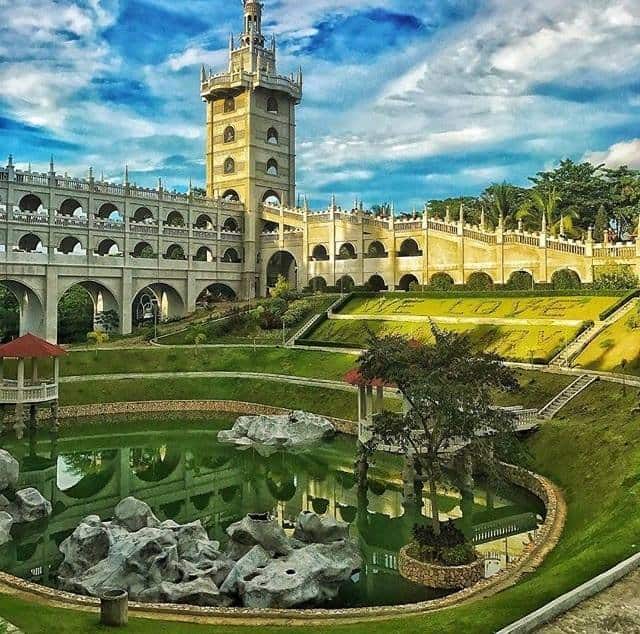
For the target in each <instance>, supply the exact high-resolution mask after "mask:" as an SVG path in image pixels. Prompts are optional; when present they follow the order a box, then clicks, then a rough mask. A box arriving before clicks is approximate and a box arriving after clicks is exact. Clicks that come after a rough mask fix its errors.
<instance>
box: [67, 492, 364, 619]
mask: <svg viewBox="0 0 640 634" xmlns="http://www.w3.org/2000/svg"><path fill="white" fill-rule="evenodd" d="M348 533H349V527H348V525H347V524H345V523H343V522H338V521H336V520H333V519H326V518H320V517H319V516H317V515H316V514H315V513H311V512H308V511H305V512H303V513H301V514H300V516H299V517H298V519H297V522H296V528H295V532H294V535H293V537H292V538H289V537H288V536H287V535H286V533H285V532H284V530H283V529H282V527H281V526H279V525H278V523H277V522H276V521H275V520H274V519H273V518H272V517H271V516H269V515H268V514H250V515H247V516H246V517H244V518H243V519H242V520H241V521H239V522H236V523H235V524H232V525H231V526H229V528H228V529H227V534H228V535H229V542H228V544H227V547H226V549H225V550H224V551H222V550H221V549H220V544H219V543H218V542H216V541H211V540H210V539H209V537H208V535H207V532H206V530H205V529H204V527H203V526H202V524H201V523H200V521H199V520H198V521H196V522H192V523H190V524H184V525H180V524H177V523H176V522H173V521H171V520H167V521H165V522H160V521H159V520H158V519H157V518H156V517H155V515H154V514H153V512H152V511H151V509H150V508H149V506H148V505H147V504H145V503H144V502H141V501H140V500H136V499H135V498H131V497H130V498H126V499H124V500H122V501H121V502H120V503H119V504H118V506H117V507H116V509H115V513H114V519H113V520H112V521H110V522H102V521H101V520H100V518H99V517H97V516H95V515H93V516H89V517H87V518H85V519H84V520H83V521H82V523H81V524H80V525H79V526H78V527H77V528H76V530H75V531H74V532H73V534H72V535H71V536H70V537H68V538H67V539H66V540H65V541H63V542H62V544H61V545H60V551H61V552H62V554H63V555H64V562H63V563H62V564H61V566H60V569H59V572H58V574H59V582H60V587H61V588H62V589H65V590H69V591H71V592H76V593H80V594H85V595H90V596H100V595H101V594H103V593H104V591H106V590H109V589H114V588H117V589H123V590H126V591H127V592H128V593H129V597H130V598H131V599H132V600H135V601H140V602H151V603H184V604H192V605H202V606H224V607H226V606H231V605H242V606H244V607H248V608H290V607H300V606H312V605H319V604H322V603H324V602H326V601H327V600H330V599H332V598H334V597H335V596H336V595H337V593H338V590H339V587H340V585H341V584H342V583H343V582H345V581H347V580H348V579H349V578H350V577H351V575H352V574H353V572H354V571H355V570H357V569H358V568H359V567H360V565H361V558H360V554H359V550H358V547H357V544H356V543H355V542H354V541H353V540H351V539H349V534H348Z"/></svg>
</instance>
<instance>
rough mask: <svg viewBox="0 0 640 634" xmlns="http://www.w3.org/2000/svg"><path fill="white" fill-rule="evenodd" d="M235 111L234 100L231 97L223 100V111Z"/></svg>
mask: <svg viewBox="0 0 640 634" xmlns="http://www.w3.org/2000/svg"><path fill="white" fill-rule="evenodd" d="M235 109H236V100H235V99H234V98H233V97H227V98H226V99H225V100H224V111H225V112H234V111H235Z"/></svg>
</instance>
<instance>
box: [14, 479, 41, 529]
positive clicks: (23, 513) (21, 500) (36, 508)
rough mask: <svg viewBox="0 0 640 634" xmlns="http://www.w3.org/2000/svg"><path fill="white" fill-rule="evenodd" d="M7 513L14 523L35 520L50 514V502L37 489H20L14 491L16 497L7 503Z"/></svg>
mask: <svg viewBox="0 0 640 634" xmlns="http://www.w3.org/2000/svg"><path fill="white" fill-rule="evenodd" d="M9 514H10V515H12V516H13V521H14V522H15V523H16V524H22V523H25V522H35V521H37V520H41V519H45V518H47V517H49V515H51V503H50V502H49V501H48V500H45V499H44V497H42V494H41V493H40V491H38V489H34V488H33V487H28V488H26V489H20V491H16V498H15V500H14V501H13V502H12V503H11V504H10V505H9Z"/></svg>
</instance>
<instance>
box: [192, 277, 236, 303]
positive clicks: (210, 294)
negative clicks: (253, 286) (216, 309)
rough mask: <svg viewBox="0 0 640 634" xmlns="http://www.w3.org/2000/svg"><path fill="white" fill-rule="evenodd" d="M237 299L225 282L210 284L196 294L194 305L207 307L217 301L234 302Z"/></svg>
mask: <svg viewBox="0 0 640 634" xmlns="http://www.w3.org/2000/svg"><path fill="white" fill-rule="evenodd" d="M236 299H237V295H236V292H235V291H234V290H233V289H232V288H231V287H230V286H227V284H220V283H217V282H216V283H215V284H210V285H209V286H207V287H206V288H205V289H204V290H203V291H202V292H201V293H200V295H198V299H197V300H196V306H204V307H209V306H211V305H212V304H217V303H219V302H234V301H236Z"/></svg>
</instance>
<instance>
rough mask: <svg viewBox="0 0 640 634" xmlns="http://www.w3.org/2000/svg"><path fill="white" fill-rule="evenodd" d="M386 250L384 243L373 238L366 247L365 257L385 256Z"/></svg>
mask: <svg viewBox="0 0 640 634" xmlns="http://www.w3.org/2000/svg"><path fill="white" fill-rule="evenodd" d="M386 255H387V254H386V251H385V250H384V245H383V244H382V242H378V240H375V241H374V242H372V243H371V244H370V245H369V248H368V249H367V257H368V258H384V257H386Z"/></svg>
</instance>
